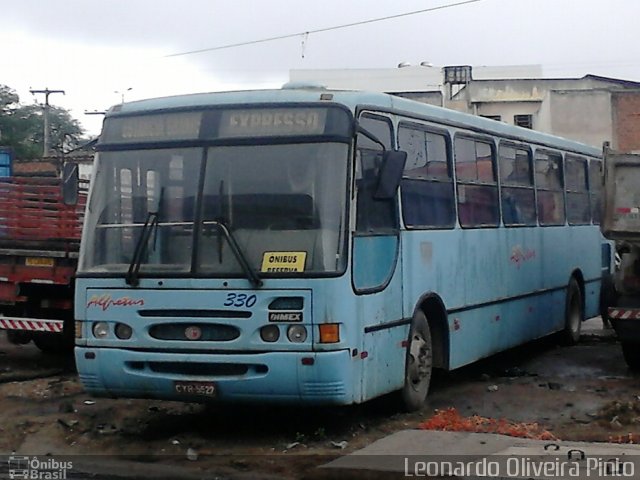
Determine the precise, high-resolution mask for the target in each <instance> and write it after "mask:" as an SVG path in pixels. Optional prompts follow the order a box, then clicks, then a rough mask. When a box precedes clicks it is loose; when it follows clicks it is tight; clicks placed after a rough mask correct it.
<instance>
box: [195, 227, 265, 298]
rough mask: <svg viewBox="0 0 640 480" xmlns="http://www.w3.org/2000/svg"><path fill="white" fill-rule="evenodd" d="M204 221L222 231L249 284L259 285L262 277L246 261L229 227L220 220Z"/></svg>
mask: <svg viewBox="0 0 640 480" xmlns="http://www.w3.org/2000/svg"><path fill="white" fill-rule="evenodd" d="M205 223H206V225H213V226H214V227H216V228H217V229H218V230H220V231H221V232H222V234H223V235H224V237H225V238H226V239H227V241H228V242H229V246H230V247H231V251H232V252H233V255H234V256H235V257H236V260H238V263H239V264H240V266H241V267H242V269H243V270H244V273H245V274H246V275H247V278H248V279H249V282H251V285H253V286H254V287H261V286H262V279H261V278H260V277H259V276H258V274H257V272H256V271H255V270H254V269H253V268H251V265H250V264H249V262H248V261H247V257H246V256H245V254H244V253H243V252H242V249H241V248H240V245H239V244H238V242H237V240H236V238H235V237H234V236H233V233H231V230H230V229H229V227H228V226H227V225H226V224H225V223H224V222H223V221H222V220H207V221H206V222H205Z"/></svg>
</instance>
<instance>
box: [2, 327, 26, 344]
mask: <svg viewBox="0 0 640 480" xmlns="http://www.w3.org/2000/svg"><path fill="white" fill-rule="evenodd" d="M7 340H8V341H9V343H13V344H14V345H26V344H27V343H29V342H30V341H31V335H30V334H28V333H26V332H21V331H18V330H7Z"/></svg>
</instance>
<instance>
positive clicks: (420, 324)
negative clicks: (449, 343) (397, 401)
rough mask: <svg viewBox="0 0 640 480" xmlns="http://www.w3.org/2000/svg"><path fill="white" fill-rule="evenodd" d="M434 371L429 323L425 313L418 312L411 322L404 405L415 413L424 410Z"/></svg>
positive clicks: (403, 394) (403, 391)
mask: <svg viewBox="0 0 640 480" xmlns="http://www.w3.org/2000/svg"><path fill="white" fill-rule="evenodd" d="M432 369H433V345H432V340H431V331H430V329H429V323H428V322H427V317H425V315H424V313H423V312H421V311H418V312H416V313H415V315H414V316H413V319H412V320H411V328H410V330H409V342H408V345H407V355H406V361H405V373H404V386H403V387H402V392H401V393H402V403H403V406H404V408H405V409H406V410H408V411H410V412H413V411H416V410H419V409H420V408H422V407H423V406H424V404H425V401H426V399H427V393H429V383H430V382H431V372H432Z"/></svg>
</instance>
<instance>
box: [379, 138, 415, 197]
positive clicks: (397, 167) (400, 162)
mask: <svg viewBox="0 0 640 480" xmlns="http://www.w3.org/2000/svg"><path fill="white" fill-rule="evenodd" d="M406 161H407V152H403V151H401V150H398V151H394V150H386V151H385V152H384V154H383V156H382V166H381V167H380V175H379V177H378V186H377V188H376V191H375V193H374V195H373V198H374V199H375V200H389V199H392V198H393V197H395V195H396V191H397V190H398V187H399V186H400V181H401V180H402V172H404V164H405V163H406Z"/></svg>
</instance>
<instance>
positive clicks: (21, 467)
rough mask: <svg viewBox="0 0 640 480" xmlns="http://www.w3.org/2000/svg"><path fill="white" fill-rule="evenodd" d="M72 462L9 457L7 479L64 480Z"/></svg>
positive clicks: (20, 456) (71, 466) (17, 456)
mask: <svg viewBox="0 0 640 480" xmlns="http://www.w3.org/2000/svg"><path fill="white" fill-rule="evenodd" d="M72 468H73V462H62V461H60V460H56V459H55V458H47V459H46V460H40V459H38V457H26V456H22V455H11V456H10V457H9V478H10V479H11V480H13V479H25V480H64V479H66V478H67V470H71V469H72Z"/></svg>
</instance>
